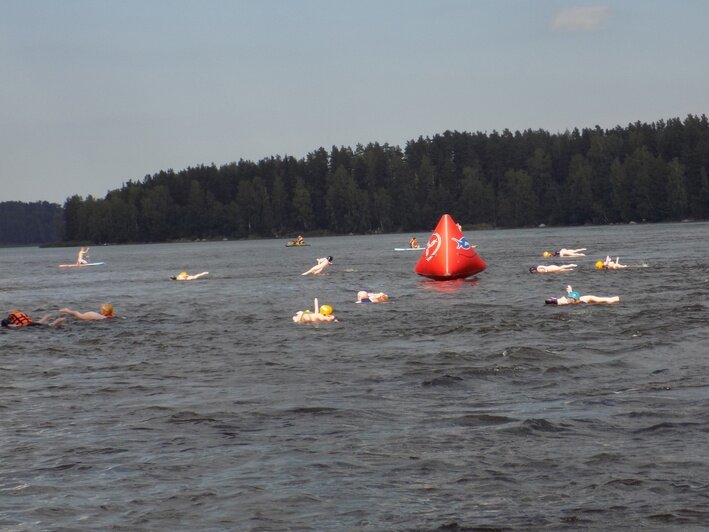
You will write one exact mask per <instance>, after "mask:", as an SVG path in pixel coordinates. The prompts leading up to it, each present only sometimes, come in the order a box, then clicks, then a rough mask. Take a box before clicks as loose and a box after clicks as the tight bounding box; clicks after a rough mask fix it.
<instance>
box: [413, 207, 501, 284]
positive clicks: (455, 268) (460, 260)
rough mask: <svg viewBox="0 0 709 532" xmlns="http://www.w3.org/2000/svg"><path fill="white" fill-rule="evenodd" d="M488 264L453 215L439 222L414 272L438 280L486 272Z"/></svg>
mask: <svg viewBox="0 0 709 532" xmlns="http://www.w3.org/2000/svg"><path fill="white" fill-rule="evenodd" d="M486 267H487V265H486V264H485V261H484V260H482V259H481V258H480V256H479V255H478V254H477V253H476V252H475V249H474V248H473V246H472V245H471V244H470V242H468V241H467V240H466V239H465V236H464V235H463V232H462V231H461V230H460V229H459V228H458V226H457V225H456V223H455V222H454V221H453V218H451V217H450V215H449V214H444V215H443V216H441V219H440V220H439V221H438V225H437V226H436V230H435V231H434V232H433V234H432V235H431V236H430V237H429V239H428V242H427V243H426V251H425V252H424V253H423V254H422V255H421V258H420V259H419V261H418V264H416V267H415V268H414V271H415V272H416V273H418V274H419V275H423V276H424V277H430V278H431V279H435V280H436V281H449V280H451V279H463V278H465V277H470V276H471V275H475V274H476V273H480V272H481V271H483V270H484V269H485V268H486Z"/></svg>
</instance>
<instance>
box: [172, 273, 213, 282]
mask: <svg viewBox="0 0 709 532" xmlns="http://www.w3.org/2000/svg"><path fill="white" fill-rule="evenodd" d="M205 275H209V272H202V273H196V274H194V275H190V274H189V273H187V272H180V273H178V274H177V275H173V276H171V277H170V279H172V280H173V281H194V280H195V279H199V278H200V277H204V276H205Z"/></svg>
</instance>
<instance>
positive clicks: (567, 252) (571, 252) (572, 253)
mask: <svg viewBox="0 0 709 532" xmlns="http://www.w3.org/2000/svg"><path fill="white" fill-rule="evenodd" d="M582 251H586V248H579V249H566V248H561V249H559V250H557V251H545V252H544V253H542V255H543V256H544V258H549V257H585V256H586V254H585V253H581V252H582Z"/></svg>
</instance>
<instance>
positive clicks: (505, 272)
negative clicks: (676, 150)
mask: <svg viewBox="0 0 709 532" xmlns="http://www.w3.org/2000/svg"><path fill="white" fill-rule="evenodd" d="M708 230H709V224H666V225H634V226H609V227H584V228H571V229H568V228H567V229H551V228H547V229H534V230H510V231H486V232H470V233H468V234H467V235H466V236H467V237H468V239H469V240H471V241H472V242H474V243H475V244H477V246H478V247H477V251H478V252H479V254H480V255H481V256H482V257H483V258H484V259H485V260H486V261H487V263H488V269H487V271H485V272H483V273H481V274H480V275H478V276H477V277H475V278H473V279H471V280H467V281H458V282H448V283H437V282H431V281H427V280H424V279H423V278H420V277H418V276H416V275H415V274H414V273H413V272H412V270H413V266H414V264H415V262H416V260H417V258H418V257H417V253H416V252H413V253H412V252H394V251H393V248H394V247H400V246H402V245H406V242H408V239H409V238H410V236H411V235H379V236H351V237H338V238H335V237H328V238H313V239H310V240H309V242H310V243H311V246H309V247H303V248H286V247H285V246H284V243H285V240H284V241H279V240H260V241H240V242H209V243H208V242H202V243H199V242H196V243H191V244H165V245H142V246H104V247H94V248H92V250H91V258H92V260H97V261H104V262H105V263H106V264H105V265H104V266H101V267H96V268H92V269H85V270H81V271H77V270H73V271H63V270H59V269H58V268H57V267H56V265H57V264H59V263H63V262H67V261H71V260H72V259H73V256H74V250H67V249H39V248H12V249H0V302H1V303H2V304H1V305H0V310H1V311H2V312H3V313H5V312H7V311H8V310H9V309H10V308H13V307H19V308H21V309H23V310H25V311H26V312H28V313H30V314H31V315H32V316H33V317H35V318H38V317H40V316H41V315H42V314H43V313H45V312H50V311H56V309H58V308H60V307H64V306H69V307H72V308H77V309H80V310H95V309H97V308H98V306H99V305H100V303H102V302H104V301H110V302H112V303H113V304H114V305H115V307H116V311H117V313H118V314H119V315H120V316H121V318H120V319H117V320H106V321H102V322H77V321H76V320H72V319H70V320H68V321H67V323H66V324H65V326H64V327H62V328H60V329H45V328H32V329H26V330H19V331H7V330H3V331H0V350H1V351H0V379H1V380H0V416H1V417H0V419H1V420H2V425H1V428H0V528H1V529H3V530H58V529H63V530H107V529H117V530H264V531H266V530H437V529H441V530H454V529H456V527H459V528H460V529H464V527H471V528H475V527H480V528H484V527H490V528H495V527H497V528H502V529H539V528H553V529H559V528H567V527H569V528H579V527H580V528H583V529H588V528H591V529H621V528H626V529H627V528H631V529H632V528H645V529H666V528H675V529H683V530H687V529H702V528H703V527H705V526H707V523H709V510H707V508H709V500H708V496H707V494H708V493H709V467H708V466H707V456H709V444H708V443H707V440H708V438H707V436H708V432H709V389H708V387H707V383H709V371H708V370H707V365H706V353H707V345H708V342H707V340H708V339H709V332H708V328H707V324H708V319H707V316H708V315H707V305H706V300H707V292H708V290H707V289H708V288H709V260H708V257H709V238H707V235H708V234H709V231H708ZM416 236H418V238H419V240H420V241H425V240H426V238H427V236H428V235H427V234H419V235H416ZM560 247H571V248H574V247H587V248H588V249H589V255H588V256H587V257H584V258H580V259H573V260H574V261H575V262H576V263H577V264H579V268H578V270H577V271H576V272H573V273H567V274H547V275H530V274H528V273H527V269H528V268H529V266H533V265H537V264H543V263H549V261H545V260H544V259H542V258H541V253H542V252H543V251H544V250H552V249H557V248H560ZM606 254H611V255H612V256H613V257H615V256H620V258H621V262H624V263H628V264H630V265H631V266H632V267H631V268H628V269H627V270H621V271H610V272H602V271H596V270H594V268H593V263H594V262H595V261H596V260H598V259H602V258H604V257H605V255H606ZM326 255H333V256H334V259H335V260H334V264H333V266H331V267H330V268H329V269H328V270H327V272H326V274H324V275H321V276H317V277H303V276H300V275H299V274H300V272H303V271H305V270H307V269H308V268H309V267H310V266H312V265H313V264H314V263H315V259H316V258H317V257H322V256H326ZM181 270H186V271H189V272H191V273H197V272H200V271H203V270H208V271H210V276H209V277H208V278H207V279H205V280H199V281H194V282H174V281H170V280H169V276H170V275H174V274H176V273H178V272H179V271H181ZM566 284H571V285H573V287H574V288H575V289H576V290H578V291H580V292H581V293H582V294H594V295H619V296H620V297H621V303H620V304H619V305H613V306H576V307H555V306H550V305H544V299H545V298H546V297H550V296H554V297H556V296H559V295H562V294H563V292H564V286H565V285H566ZM362 289H364V290H370V291H385V292H387V293H388V294H389V295H390V297H391V301H390V302H389V303H387V304H384V305H358V304H355V303H354V301H355V299H356V297H355V296H356V292H357V291H358V290H362ZM314 297H318V298H319V300H320V302H321V303H328V304H330V305H332V306H333V307H334V308H335V313H336V315H337V316H338V320H339V321H338V323H335V324H329V325H322V326H302V325H296V324H294V323H293V322H292V321H291V320H290V316H291V315H292V314H293V313H295V311H297V310H300V309H304V308H307V307H309V306H310V305H312V299H313V298H314Z"/></svg>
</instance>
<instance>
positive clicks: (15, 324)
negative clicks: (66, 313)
mask: <svg viewBox="0 0 709 532" xmlns="http://www.w3.org/2000/svg"><path fill="white" fill-rule="evenodd" d="M51 318H52V315H51V314H46V315H45V316H42V319H40V320H39V321H32V318H30V316H29V314H27V313H25V312H22V311H21V310H17V309H16V308H14V309H12V310H11V311H10V313H9V314H8V315H7V318H5V319H4V320H2V321H1V322H0V326H2V327H5V328H8V329H19V328H21V327H36V326H38V325H47V326H49V327H56V326H58V325H61V324H62V323H64V320H66V318H64V317H60V318H57V319H55V320H52V319H51Z"/></svg>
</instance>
